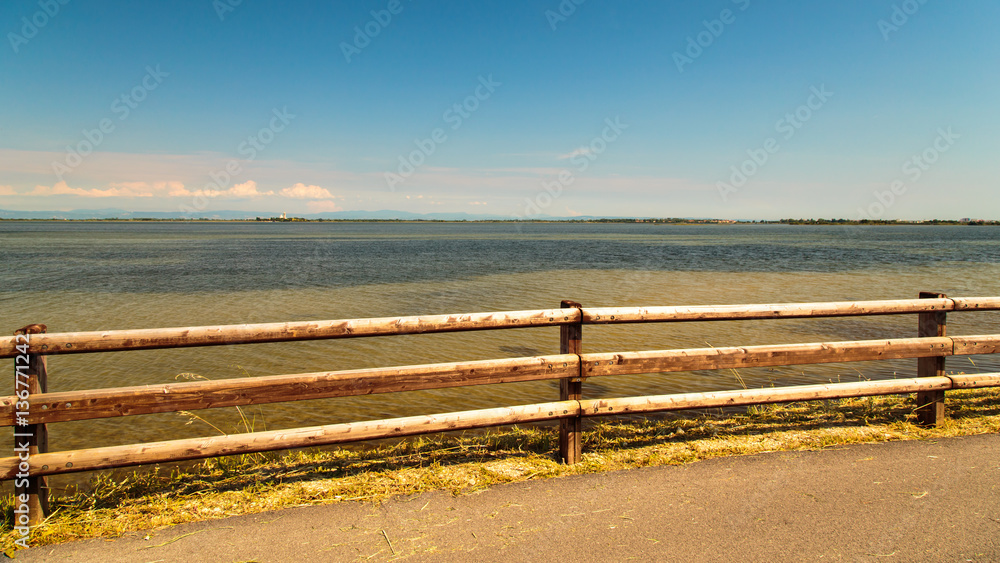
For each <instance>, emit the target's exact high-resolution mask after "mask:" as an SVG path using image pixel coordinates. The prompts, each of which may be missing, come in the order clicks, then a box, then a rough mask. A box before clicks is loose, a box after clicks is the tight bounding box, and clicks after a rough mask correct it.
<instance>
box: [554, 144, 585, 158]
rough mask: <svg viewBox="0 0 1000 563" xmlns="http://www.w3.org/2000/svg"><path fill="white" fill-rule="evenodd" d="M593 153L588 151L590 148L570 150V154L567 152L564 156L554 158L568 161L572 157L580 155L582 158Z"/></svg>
mask: <svg viewBox="0 0 1000 563" xmlns="http://www.w3.org/2000/svg"><path fill="white" fill-rule="evenodd" d="M593 152H594V151H592V150H591V149H590V147H580V148H578V149H573V150H571V151H570V152H568V153H566V154H561V155H559V156H557V157H556V158H558V159H559V160H566V159H569V158H573V157H574V156H581V155H582V156H589V155H591V154H593Z"/></svg>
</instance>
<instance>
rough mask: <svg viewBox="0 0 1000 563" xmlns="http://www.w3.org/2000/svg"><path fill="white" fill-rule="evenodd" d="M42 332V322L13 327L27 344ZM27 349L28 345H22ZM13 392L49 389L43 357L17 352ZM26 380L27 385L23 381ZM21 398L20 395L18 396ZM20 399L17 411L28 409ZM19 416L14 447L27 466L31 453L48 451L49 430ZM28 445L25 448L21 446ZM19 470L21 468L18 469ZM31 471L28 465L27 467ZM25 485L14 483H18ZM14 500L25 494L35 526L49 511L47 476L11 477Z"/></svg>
mask: <svg viewBox="0 0 1000 563" xmlns="http://www.w3.org/2000/svg"><path fill="white" fill-rule="evenodd" d="M43 333H45V325H40V324H33V325H28V326H26V327H24V328H20V329H18V330H16V331H14V335H15V336H16V335H24V337H25V340H24V341H23V342H22V343H23V344H27V345H30V339H31V335H32V334H43ZM25 349H27V346H25ZM22 358H25V359H27V364H26V365H27V368H26V369H25V368H23V367H22V366H24V365H25V362H24V360H22ZM14 366H15V371H14V374H15V375H14V379H15V381H14V393H15V394H17V393H19V392H21V391H24V390H25V389H27V391H28V396H31V395H34V394H36V393H45V392H47V391H48V381H47V374H46V357H45V356H43V355H41V354H19V355H18V356H17V357H15V358H14ZM25 384H27V385H25ZM18 400H19V401H20V400H21V398H20V397H19V398H18ZM22 406H24V405H22V404H21V403H20V402H19V403H18V405H17V407H18V408H17V411H20V412H25V411H28V409H27V408H23V409H22V408H21V407H22ZM17 416H18V419H17V420H16V421H15V422H16V423H17V425H16V426H15V427H14V450H15V452H17V455H18V457H20V458H21V459H22V460H25V459H27V461H28V464H29V467H30V464H31V461H30V459H31V457H34V456H36V455H38V454H40V453H47V452H48V451H49V430H48V426H46V425H45V424H27V425H22V424H20V423H21V422H23V421H22V420H21V418H20V414H18V415H17ZM25 445H27V448H25V447H24V446H25ZM19 473H20V472H19ZM26 473H28V474H29V475H30V469H29V471H27V472H26ZM19 484H20V485H25V486H21V487H19V486H17V485H19ZM14 485H15V486H14V495H15V498H14V500H15V501H17V502H15V503H14V506H15V510H16V509H17V508H19V507H20V506H21V504H22V503H21V502H20V501H19V500H18V499H19V498H20V497H21V495H28V502H27V503H25V504H27V508H28V525H29V526H37V525H38V524H41V523H42V522H44V521H45V518H46V516H47V515H48V513H49V481H48V478H47V477H30V476H29V477H27V478H18V479H15V481H14ZM16 516H18V514H15V519H14V520H15V526H16V525H18V524H17V518H16Z"/></svg>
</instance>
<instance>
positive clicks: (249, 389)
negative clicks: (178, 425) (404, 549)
mask: <svg viewBox="0 0 1000 563" xmlns="http://www.w3.org/2000/svg"><path fill="white" fill-rule="evenodd" d="M996 310H1000V297H972V298H948V297H946V296H945V295H943V294H939V293H921V294H920V298H919V299H904V300H891V301H862V302H834V303H802V304H782V305H723V306H696V307H615V308H609V307H600V308H589V307H588V308H584V307H582V306H581V305H580V304H579V303H575V302H572V301H563V302H562V306H561V307H560V308H559V309H547V310H536V311H508V312H494V313H473V314H462V315H434V316H420V317H393V318H376V319H353V320H335V321H315V322H312V321H310V322H296V323H270V324H255V325H228V326H204V327H187V328H161V329H142V330H112V331H100V332H76V333H58V334H46V333H45V327H44V326H43V325H31V326H28V327H25V328H23V329H20V330H19V331H17V332H16V333H15V336H14V337H8V338H5V339H0V358H14V360H15V368H16V369H15V382H16V383H15V395H13V396H8V397H0V425H3V426H14V427H15V428H14V442H15V447H14V450H13V451H14V453H15V455H14V456H12V457H6V458H2V459H0V479H2V480H14V481H15V494H16V495H18V496H19V498H28V499H29V502H28V503H27V505H28V508H29V515H30V519H31V524H32V525H34V524H37V523H38V522H40V521H41V520H42V519H43V518H44V515H45V514H46V511H47V492H48V488H47V483H46V481H45V479H46V477H47V476H48V475H56V474H62V473H73V472H81V471H94V470H99V469H109V468H117V467H128V466H135V465H144V464H154V463H163V462H170V461H182V460H192V459H201V458H208V457H214V456H224V455H234V454H244V453H252V452H262V451H273V450H282V449H287V448H302V447H310V446H321V445H330V444H340V443H347V442H357V441H364V440H373V439H382V438H393V437H402V436H412V435H417V434H427V433H435V432H445V431H452V430H464V429H473V428H483V427H491V426H503V425H509V424H517V423H532V422H541V421H552V420H558V421H560V424H559V455H560V456H561V458H562V459H563V461H565V462H566V463H576V462H578V461H579V460H580V457H581V431H582V421H583V418H584V417H592V416H606V415H618V414H627V413H647V412H656V411H673V410H684V409H699V408H712V407H727V406H743V405H760V404H769V403H780V402H790V401H808V400H819V399H833V398H845V397H861V396H872V395H888V394H902V393H916V394H917V404H918V405H919V406H918V417H919V420H920V422H921V423H923V424H936V423H937V421H938V420H940V418H941V417H942V416H943V414H944V393H945V391H946V390H948V389H960V388H976V387H991V386H1000V373H989V374H974V375H945V371H944V361H945V358H946V357H947V356H952V355H973V354H993V353H997V352H1000V335H997V334H993V335H982V336H946V334H945V327H946V314H947V313H948V312H964V311H996ZM898 314H917V315H918V331H917V337H915V338H901V339H886V340H866V341H847V342H823V343H812V344H784V345H767V346H742V347H730V348H702V349H683V350H653V351H640V352H636V351H629V352H603V353H591V354H584V353H583V351H582V348H581V341H582V326H583V325H585V324H587V325H601V324H615V323H644V322H691V321H727V320H749V319H788V318H816V317H847V316H868V315H898ZM542 326H559V327H561V329H560V350H559V354H554V355H549V356H537V357H526V358H511V359H497V360H482V361H469V362H452V363H443V364H428V365H415V366H402V367H386V368H375V369H362V370H349V371H329V372H316V373H300V374H289V375H272V376H263V377H254V378H240V379H228V380H215V381H197V382H188V383H168V384H162V385H143V386H135V387H118V388H110V389H93V390H86V391H73V392H51V393H50V392H48V389H47V383H46V379H47V365H46V358H47V356H53V355H59V354H84V353H96V352H119V351H128V350H145V349H154V348H182V347H194V346H221V345H232V344H251V343H261V342H288V341H301V340H322V339H334V338H357V337H368V336H388V335H399V334H420V333H435V332H457V331H473V330H497V329H511V328H528V327H542ZM900 358H916V359H917V362H918V372H917V375H918V377H916V378H907V379H893V380H885V381H864V382H857V383H831V384H823V385H799V386H792V387H780V388H765V389H739V390H732V391H719V392H707V393H684V394H674V395H659V396H644V397H629V398H618V399H588V400H585V399H583V397H582V386H583V383H584V380H585V379H586V378H588V377H599V376H611V375H623V374H642V373H665V372H680V371H690V370H712V369H728V368H749V367H760V366H783V365H800V364H818V363H829V362H855V361H869V360H889V359H900ZM543 379H558V380H559V381H560V396H559V400H558V401H555V402H551V403H541V404H531V405H520V406H512V407H504V408H493V409H483V410H475V411H465V412H452V413H444V414H431V415H426V416H412V417H406V418H396V419H389V420H374V421H366V422H353V423H344V424H331V425H325V426H312V427H304V428H295V429H290V430H274V431H267V432H252V433H246V434H232V435H226V436H213V437H206V438H191V439H180V440H169V441H163V442H153V443H143V444H130V445H120V446H113V447H103V448H88V449H81V450H73V451H61V452H48V451H47V450H48V448H47V431H48V430H47V426H46V425H47V424H49V423H55V422H67V421H74V420H88V419H97V418H111V417H119V416H132V415H139V414H150V413H162V412H177V411H193V410H198V409H208V408H218V407H231V406H241V405H256V404H265V403H275V402H285V401H300V400H306V399H320V398H330V397H346V396H354V395H367V394H375V393H393V392H399V391H414V390H421V389H439V388H445V387H458V386H470V385H488V384H496V383H510V382H516V381H536V380H543ZM20 495H27V497H20Z"/></svg>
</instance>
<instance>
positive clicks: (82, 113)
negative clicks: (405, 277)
mask: <svg viewBox="0 0 1000 563" xmlns="http://www.w3.org/2000/svg"><path fill="white" fill-rule="evenodd" d="M46 10H47V11H46ZM997 22H1000V3H998V2H995V1H992V0H963V1H961V2H957V1H951V2H948V1H945V0H925V1H919V0H906V1H900V0H836V1H834V0H827V1H790V0H789V1H778V0H775V1H764V0H709V1H703V2H697V3H696V2H648V1H630V2H624V1H621V2H611V1H601V0H562V1H559V0H548V1H533V2H524V1H495V2H458V1H439V2H434V1H425V2H421V1H410V0H398V1H396V0H393V1H390V0H376V1H364V2H361V1H358V2H346V1H344V2H335V1H330V0H327V1H323V2H301V1H300V2H278V1H267V0H214V1H213V0H175V1H170V2H132V1H129V2H124V1H117V2H113V1H101V0H93V1H86V0H41V1H39V0H5V1H4V2H3V3H2V4H0V31H2V32H3V34H4V44H3V45H2V46H0V209H12V210H67V209H99V208H122V209H126V210H133V211H182V210H186V211H188V212H196V213H197V214H199V215H207V214H211V212H212V211H213V210H251V211H261V212H273V213H281V212H288V213H290V214H295V213H315V212H321V211H333V210H379V209H394V210H402V211H411V212H417V213H427V212H468V213H489V214H495V215H505V216H512V217H513V216H521V217H530V216H533V215H539V214H547V215H555V216H572V215H580V214H583V215H623V216H671V217H685V216H686V217H719V218H747V219H774V218H782V217H843V218H849V219H857V218H863V217H871V218H898V219H926V218H955V219H957V218H962V217H973V218H977V217H978V218H987V219H997V218H1000V195H998V182H997V177H998V170H997V168H998V164H997V163H998V161H1000V160H998V157H997V153H998V149H1000V143H998V135H997V132H998V131H1000V111H998V109H997V101H998V100H1000V34H998V32H997Z"/></svg>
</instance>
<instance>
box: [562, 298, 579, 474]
mask: <svg viewBox="0 0 1000 563" xmlns="http://www.w3.org/2000/svg"><path fill="white" fill-rule="evenodd" d="M561 307H562V308H563V309H579V308H580V307H582V306H581V305H580V304H579V303H577V302H575V301H569V300H563V302H562V304H561ZM582 338H583V317H582V316H581V318H580V321H579V322H577V323H573V324H570V325H562V326H561V327H559V353H560V354H580V353H582V352H581V351H582V347H581V345H580V343H581V339H582ZM580 370H581V372H582V370H583V366H582V363H581V367H580ZM581 375H582V373H577V375H576V377H567V378H565V379H560V380H559V400H560V401H579V400H580V399H582V398H583V378H582V377H581ZM582 432H583V417H582V416H576V417H573V418H564V419H562V420H560V421H559V456H560V457H561V458H562V460H563V463H566V464H574V463H577V462H579V461H580V457H581V455H582V451H583V436H582Z"/></svg>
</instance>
